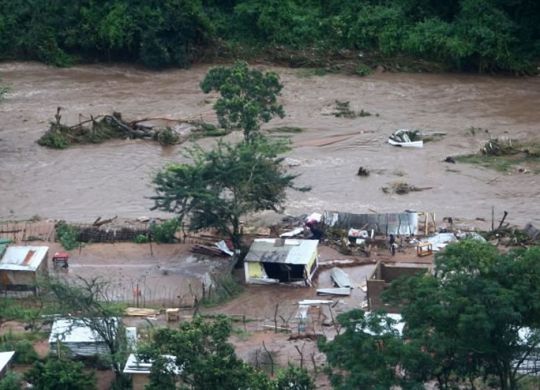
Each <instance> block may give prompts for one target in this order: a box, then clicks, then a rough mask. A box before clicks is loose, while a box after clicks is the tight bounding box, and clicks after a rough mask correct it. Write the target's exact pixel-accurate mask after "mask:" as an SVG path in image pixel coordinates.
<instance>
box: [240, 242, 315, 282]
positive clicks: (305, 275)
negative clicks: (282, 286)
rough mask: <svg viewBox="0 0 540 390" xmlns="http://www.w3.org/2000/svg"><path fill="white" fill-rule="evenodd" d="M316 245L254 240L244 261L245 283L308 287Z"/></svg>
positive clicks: (312, 270)
mask: <svg viewBox="0 0 540 390" xmlns="http://www.w3.org/2000/svg"><path fill="white" fill-rule="evenodd" d="M318 244H319V241H318V240H295V239H286V240H284V239H282V238H270V239H268V238H263V239H257V240H255V241H254V242H253V244H252V245H251V247H250V249H249V252H248V254H247V255H246V258H245V259H244V271H245V276H246V283H254V284H269V283H291V282H304V283H305V284H306V285H311V278H312V277H313V275H314V273H315V271H316V270H317V267H318V265H319V262H318V258H319V256H318V250H317V247H318Z"/></svg>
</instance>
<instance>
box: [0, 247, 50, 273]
mask: <svg viewBox="0 0 540 390" xmlns="http://www.w3.org/2000/svg"><path fill="white" fill-rule="evenodd" d="M48 251H49V247H48V246H10V247H8V248H7V249H6V252H5V253H4V255H3V256H2V259H1V260H0V270H9V271H35V270H37V269H38V268H39V266H40V264H41V262H42V261H43V259H44V258H45V257H46V256H47V252H48Z"/></svg>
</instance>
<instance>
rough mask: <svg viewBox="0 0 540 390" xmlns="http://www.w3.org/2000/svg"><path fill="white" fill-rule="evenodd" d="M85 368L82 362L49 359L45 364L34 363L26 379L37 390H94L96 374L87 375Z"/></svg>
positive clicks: (25, 376)
mask: <svg viewBox="0 0 540 390" xmlns="http://www.w3.org/2000/svg"><path fill="white" fill-rule="evenodd" d="M83 368H84V366H83V364H82V363H80V362H74V361H71V360H64V359H58V358H48V359H47V360H46V361H45V362H36V363H34V365H33V367H32V368H31V369H30V370H29V371H27V372H26V374H25V375H24V378H25V379H26V380H27V381H28V382H30V383H31V384H32V385H33V389H35V390H51V389H55V390H71V389H77V390H94V389H95V388H96V378H95V376H94V373H93V372H92V373H86V372H85V371H84V370H83Z"/></svg>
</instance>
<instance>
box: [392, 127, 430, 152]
mask: <svg viewBox="0 0 540 390" xmlns="http://www.w3.org/2000/svg"><path fill="white" fill-rule="evenodd" d="M388 143H389V144H390V145H393V146H399V147H404V148H422V147H423V146H424V141H423V140H422V133H421V131H420V130H411V129H398V130H396V131H394V133H393V134H392V135H391V136H390V137H388Z"/></svg>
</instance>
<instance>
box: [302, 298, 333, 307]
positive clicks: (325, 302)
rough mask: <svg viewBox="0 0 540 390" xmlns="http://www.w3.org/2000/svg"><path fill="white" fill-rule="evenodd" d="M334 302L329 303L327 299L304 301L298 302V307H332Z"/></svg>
mask: <svg viewBox="0 0 540 390" xmlns="http://www.w3.org/2000/svg"><path fill="white" fill-rule="evenodd" d="M333 303H334V301H329V300H326V299H304V300H303V301H298V305H300V306H303V305H307V306H313V305H331V304H333Z"/></svg>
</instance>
